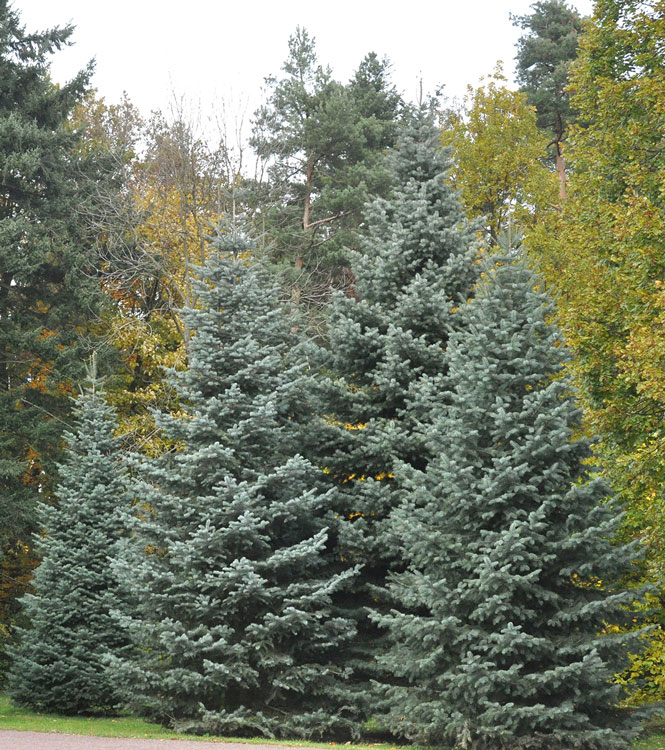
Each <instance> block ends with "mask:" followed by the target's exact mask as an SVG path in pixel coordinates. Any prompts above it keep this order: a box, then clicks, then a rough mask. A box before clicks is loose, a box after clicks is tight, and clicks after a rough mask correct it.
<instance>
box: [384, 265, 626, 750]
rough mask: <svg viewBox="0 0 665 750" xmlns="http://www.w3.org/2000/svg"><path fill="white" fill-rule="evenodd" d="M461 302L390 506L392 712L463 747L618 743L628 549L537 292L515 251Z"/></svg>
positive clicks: (488, 749) (402, 728)
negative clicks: (437, 389) (419, 454)
mask: <svg viewBox="0 0 665 750" xmlns="http://www.w3.org/2000/svg"><path fill="white" fill-rule="evenodd" d="M460 315H463V316H464V317H465V319H466V327H465V331H464V333H463V334H460V333H453V334H452V335H451V338H450V340H449V342H448V349H447V360H448V367H449V371H448V376H447V377H448V383H449V389H450V391H451V396H450V403H449V406H448V407H447V408H445V409H444V410H443V411H441V412H440V416H439V418H438V419H437V420H436V422H435V424H434V425H433V426H432V425H425V426H424V430H426V432H427V436H428V440H429V441H430V443H431V446H432V450H433V451H434V452H435V454H436V457H435V458H433V459H432V460H431V461H430V463H429V465H428V467H427V469H426V470H425V471H424V472H418V471H414V470H413V469H411V470H410V471H409V473H408V475H407V476H406V478H405V479H404V483H403V484H404V488H405V492H406V493H407V498H406V501H405V503H404V504H403V506H401V507H400V509H399V510H398V511H396V512H395V513H394V515H393V519H392V520H393V524H394V528H395V533H396V534H397V535H398V537H399V538H400V539H401V541H402V544H403V550H404V554H405V556H406V558H407V559H408V561H409V568H408V570H407V571H406V572H404V573H402V574H399V575H396V576H395V577H394V578H393V581H392V584H391V589H392V593H393V595H394V596H395V597H396V599H397V600H398V601H399V602H400V604H401V607H402V610H403V611H402V613H398V612H393V613H392V614H391V615H385V616H383V617H381V618H380V623H381V624H382V625H383V626H384V627H387V628H388V629H389V633H390V638H391V641H392V642H393V647H392V649H391V650H390V652H389V653H388V654H387V655H385V656H384V657H383V663H384V664H385V666H386V667H388V668H390V669H391V670H392V671H393V673H394V675H395V676H396V677H397V678H398V679H399V680H402V681H403V682H402V685H400V686H393V687H391V688H390V689H389V690H388V693H389V696H390V699H391V702H392V714H391V717H390V720H389V724H390V726H391V727H392V728H393V730H395V731H396V732H398V733H400V734H402V735H404V736H407V737H409V738H411V739H415V740H417V741H418V742H427V743H431V744H434V745H444V746H448V745H449V744H452V743H457V744H456V746H457V747H461V748H475V749H477V750H499V749H502V748H506V747H510V748H515V749H516V750H518V749H520V748H525V749H526V748H528V749H529V750H572V749H573V748H584V749H585V750H601V749H602V750H606V749H608V748H628V747H630V739H631V738H632V737H634V735H635V734H636V724H637V722H636V716H631V711H630V710H628V709H625V708H620V707H619V701H620V699H621V698H622V688H620V687H619V686H618V685H616V684H614V682H613V676H614V674H615V673H616V672H618V671H620V669H621V668H622V666H623V665H625V663H626V661H627V652H628V650H629V649H630V650H639V649H640V646H639V635H637V634H635V633H629V634H626V633H621V632H619V631H618V629H617V632H613V629H612V628H610V627H609V626H610V625H625V624H627V623H630V622H631V618H632V616H633V615H632V614H631V607H630V605H631V603H632V601H633V600H634V598H635V596H636V594H635V592H626V591H625V590H623V589H622V587H621V585H620V583H619V584H618V583H617V581H620V580H621V578H622V576H625V574H626V573H627V572H628V570H629V569H630V566H631V562H632V561H633V560H634V558H635V555H636V552H635V548H634V547H633V546H614V545H613V544H612V541H611V540H612V537H613V536H614V534H615V532H616V529H617V524H618V521H619V519H620V514H619V513H618V508H617V503H616V501H615V500H612V499H608V493H609V491H608V488H607V486H606V484H605V483H604V482H603V481H602V479H600V478H597V477H596V478H594V477H593V471H592V466H591V465H590V464H589V459H590V456H591V452H590V448H589V442H588V440H587V439H585V438H580V437H579V436H578V432H579V427H580V411H579V409H578V407H577V405H576V402H575V398H574V395H573V391H572V386H571V383H570V381H569V379H568V378H567V377H566V376H565V374H564V371H563V366H564V362H565V361H566V359H567V352H566V349H565V347H564V346H563V345H562V341H561V338H560V334H559V332H558V331H557V329H556V328H555V326H554V325H553V324H551V323H549V322H548V321H549V320H550V318H551V315H552V305H551V304H550V303H549V301H548V300H547V297H546V296H545V295H544V294H543V293H542V292H541V291H539V280H538V278H537V277H536V276H535V274H534V273H533V272H531V271H530V270H528V269H527V267H526V266H525V265H524V264H523V261H522V259H521V258H520V257H519V256H516V255H514V254H513V255H512V256H511V255H505V256H504V257H502V258H498V259H495V260H494V264H493V266H492V267H491V266H489V265H488V266H487V273H486V278H485V279H484V281H483V283H482V285H481V290H480V291H479V292H478V293H477V295H476V296H475V298H474V299H473V301H472V302H471V303H470V304H469V305H467V306H466V307H465V309H464V311H463V312H461V313H460ZM428 406H429V408H431V409H436V408H438V404H436V403H434V402H431V403H430V404H429V405H428ZM608 629H609V630H610V632H609V633H608V632H607V631H608Z"/></svg>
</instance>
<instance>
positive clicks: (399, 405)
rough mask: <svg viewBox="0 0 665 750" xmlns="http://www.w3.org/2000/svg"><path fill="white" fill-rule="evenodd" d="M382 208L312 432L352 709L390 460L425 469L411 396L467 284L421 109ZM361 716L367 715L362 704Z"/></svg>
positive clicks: (389, 496) (364, 662) (468, 258)
mask: <svg viewBox="0 0 665 750" xmlns="http://www.w3.org/2000/svg"><path fill="white" fill-rule="evenodd" d="M390 164H391V171H392V181H393V183H394V184H395V185H397V188H396V189H395V191H394V192H393V195H392V196H391V197H390V198H389V199H387V200H386V199H381V200H377V201H375V202H374V203H373V204H371V205H370V206H369V208H368V211H367V215H366V224H367V226H368V231H369V237H368V239H366V240H365V242H364V244H363V246H362V252H360V253H356V254H354V256H353V273H354V276H355V282H354V290H353V291H354V294H353V296H343V295H341V294H340V295H338V296H337V297H336V299H335V302H334V306H333V310H332V314H331V319H330V327H329V330H330V362H329V372H330V379H329V386H330V393H329V399H330V404H331V406H330V409H329V414H328V415H327V417H326V421H327V425H325V426H324V427H323V428H322V430H321V435H322V436H323V438H322V439H323V442H322V446H321V448H320V451H321V455H322V456H323V458H322V459H321V460H322V462H323V463H324V464H325V466H326V467H327V469H328V471H329V477H330V478H331V479H332V481H333V483H334V484H336V486H337V487H338V488H339V489H340V492H339V494H338V496H337V510H338V515H339V517H340V518H341V519H344V520H345V523H344V524H343V526H342V529H343V531H342V533H341V534H340V538H339V554H340V557H341V558H342V559H343V560H346V561H347V564H348V565H354V564H362V565H363V569H362V572H361V576H360V579H359V582H358V584H357V586H356V587H355V589H354V594H353V596H348V595H347V596H345V599H344V601H343V602H341V604H343V606H344V607H347V608H348V609H347V611H349V612H350V613H351V614H352V616H353V617H354V619H356V621H357V622H358V626H359V630H358V637H357V638H356V639H355V640H354V643H353V646H352V647H351V650H350V663H351V665H352V667H353V668H354V670H355V672H356V677H355V684H356V685H357V689H358V691H359V698H358V700H359V703H362V702H363V701H364V700H366V699H367V698H369V696H370V693H371V691H370V689H369V683H368V680H369V679H370V678H373V677H376V676H377V675H376V672H375V655H376V654H377V653H379V652H380V649H381V645H380V642H379V640H380V637H379V636H380V633H378V631H377V629H376V627H375V626H374V625H373V624H372V623H371V622H370V621H369V620H368V613H369V611H370V609H372V608H375V607H380V606H383V603H382V598H383V595H382V593H381V591H382V590H383V588H384V584H385V579H386V575H387V573H388V571H389V570H394V569H397V570H399V569H401V566H402V562H401V550H400V549H399V547H398V546H397V545H396V544H395V543H394V540H393V538H392V533H391V531H390V527H389V525H388V523H387V521H388V518H389V515H390V511H391V509H393V508H394V507H395V506H396V505H397V504H398V499H397V497H398V496H397V494H396V492H395V490H396V485H395V482H394V475H395V466H396V462H397V461H402V462H405V463H406V464H409V465H414V466H417V467H419V468H424V466H425V465H426V463H427V460H428V453H429V449H428V445H427V442H426V441H425V440H423V437H422V435H421V434H420V433H418V432H416V431H415V430H414V427H415V425H417V424H419V415H418V414H416V413H415V412H414V410H413V405H414V403H415V399H414V395H413V394H414V393H416V392H418V391H419V390H420V389H422V388H424V387H426V386H427V387H433V388H436V383H438V382H439V380H440V377H441V375H442V374H443V372H444V371H445V367H446V364H445V357H444V351H445V348H446V345H447V344H446V342H447V339H448V335H449V332H450V330H451V329H452V328H454V327H455V326H456V318H457V316H456V315H455V310H456V308H457V307H458V306H459V305H460V304H461V302H460V300H466V298H467V297H468V295H469V293H470V288H471V286H472V284H473V281H474V279H475V277H476V275H477V268H478V266H477V265H475V264H474V260H475V259H476V258H477V253H478V250H477V243H476V228H475V226H474V225H473V224H470V223H469V222H468V221H466V219H465V217H464V213H463V211H462V208H461V206H460V203H459V201H458V197H457V195H456V193H455V192H454V191H453V189H452V188H451V186H450V184H449V181H448V179H447V170H448V168H449V166H450V156H449V153H448V151H446V150H444V149H441V147H440V129H439V128H438V127H437V126H436V125H435V122H434V117H433V114H432V112H431V110H430V108H429V107H427V106H423V107H421V108H420V109H418V110H416V111H415V112H413V113H411V116H410V118H409V121H408V123H407V125H406V126H405V127H404V129H403V131H402V133H401V135H400V137H399V139H398V144H397V147H396V149H395V151H394V153H393V154H392V156H391V162H390ZM366 710H367V712H368V713H371V712H373V711H374V710H375V709H374V708H373V707H372V706H371V702H370V705H369V706H368V707H367V709H366Z"/></svg>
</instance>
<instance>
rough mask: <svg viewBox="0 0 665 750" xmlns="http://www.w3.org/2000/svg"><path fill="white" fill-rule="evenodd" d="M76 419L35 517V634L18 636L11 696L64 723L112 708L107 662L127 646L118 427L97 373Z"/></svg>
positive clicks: (29, 600)
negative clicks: (118, 614)
mask: <svg viewBox="0 0 665 750" xmlns="http://www.w3.org/2000/svg"><path fill="white" fill-rule="evenodd" d="M74 417H75V426H74V431H73V432H71V433H66V434H65V438H66V440H67V444H68V449H67V453H66V457H65V461H64V463H63V464H62V465H61V467H60V477H61V479H60V483H59V485H58V487H57V490H56V496H57V498H58V500H59V501H60V502H59V505H58V506H57V507H54V506H51V505H46V504H42V505H40V508H39V510H40V518H41V520H42V522H43V524H44V529H45V531H44V533H43V535H41V536H38V537H37V542H36V546H37V550H38V552H39V553H40V555H41V556H42V562H41V564H40V565H39V567H38V568H37V570H36V572H35V577H34V591H35V593H34V594H27V595H26V596H25V597H24V598H23V600H22V603H23V605H24V608H25V614H26V616H27V618H28V619H29V622H30V623H31V625H30V627H28V628H21V629H19V631H18V635H19V639H20V643H19V645H18V646H16V647H14V648H12V649H10V655H11V656H12V657H13V663H12V666H11V669H10V673H9V694H10V695H11V697H12V698H13V699H14V700H15V701H16V702H17V703H19V704H21V705H23V706H29V707H31V708H34V709H37V710H39V711H55V712H58V713H65V714H75V713H88V712H92V711H98V710H104V709H109V708H111V707H112V706H114V705H115V704H116V702H117V701H118V696H117V695H116V694H115V692H114V690H113V688H112V687H111V684H110V682H109V680H108V678H107V675H106V673H105V666H104V659H105V656H106V654H107V653H119V652H120V651H121V650H122V649H123V648H124V647H125V646H126V645H127V638H126V635H125V633H124V632H123V631H122V629H121V628H120V627H119V626H118V624H117V622H116V620H115V618H114V617H113V616H112V615H111V610H112V609H117V608H118V606H119V594H118V585H117V582H116V579H115V576H114V575H113V573H112V572H111V565H110V561H111V559H112V558H113V557H114V556H115V555H116V553H117V550H116V545H117V543H118V541H119V539H120V537H121V536H122V533H123V525H122V513H121V505H122V502H123V499H124V498H125V497H126V484H125V481H124V473H123V471H122V469H121V466H120V459H119V453H118V443H117V438H115V437H114V430H115V429H116V427H117V424H116V418H115V415H114V413H113V410H112V409H111V407H110V406H108V405H107V403H106V402H105V400H104V393H103V391H102V389H101V386H100V383H99V381H98V380H97V379H96V375H95V373H94V371H93V372H92V374H91V377H90V380H89V383H88V386H87V388H86V390H85V391H84V393H83V394H82V395H81V396H80V397H79V398H78V399H77V402H76V407H75V410H74Z"/></svg>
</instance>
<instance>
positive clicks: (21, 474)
mask: <svg viewBox="0 0 665 750" xmlns="http://www.w3.org/2000/svg"><path fill="white" fill-rule="evenodd" d="M11 5H12V4H11V3H10V2H9V0H0V132H1V133H2V138H1V139H0V192H1V193H2V201H1V202H0V673H2V672H3V668H4V657H3V654H2V651H3V650H4V649H3V646H4V644H3V641H4V636H7V637H8V638H9V640H11V632H12V628H13V625H14V622H15V621H16V617H17V612H18V606H17V599H18V598H19V597H20V596H21V595H22V594H23V593H25V591H26V589H27V586H28V583H29V579H30V573H31V571H32V569H33V567H34V564H35V563H36V559H35V556H34V552H33V550H32V543H31V539H32V534H33V533H34V532H35V531H36V530H37V528H38V520H37V513H36V506H37V503H38V502H39V501H43V500H44V499H45V498H52V492H53V485H54V481H55V479H56V470H55V465H56V463H57V462H58V461H59V460H60V459H61V457H62V456H61V450H62V425H63V424H64V423H66V422H67V420H68V418H69V412H70V409H71V398H70V395H71V392H72V391H71V384H72V381H77V380H79V379H80V378H81V377H82V376H83V374H84V372H83V367H82V362H83V361H84V360H85V356H87V354H88V353H89V351H86V349H87V346H86V341H87V336H86V332H87V331H89V330H90V321H91V320H95V319H96V317H97V310H98V305H99V297H100V290H99V283H98V280H97V277H96V273H95V271H94V261H95V258H94V252H93V250H92V248H94V242H93V241H92V239H91V237H90V236H87V231H86V229H85V223H86V222H85V221H84V220H83V216H84V214H85V213H86V209H87V208H89V205H90V201H91V200H92V197H91V196H92V194H93V193H94V191H93V190H90V189H89V188H90V186H91V180H92V182H93V183H94V182H95V181H97V180H98V179H99V178H100V177H101V171H100V165H99V164H97V163H96V162H95V158H94V157H93V156H90V159H89V161H88V159H87V157H86V158H85V159H84V158H83V157H82V156H81V155H80V153H79V154H77V148H78V146H79V145H80V142H81V132H80V130H76V129H74V128H72V127H70V126H69V122H68V120H69V117H70V115H71V113H72V111H73V110H74V108H75V107H76V105H77V104H78V103H79V102H80V101H81V100H82V98H83V96H84V94H85V92H86V90H87V88H88V81H89V78H90V75H91V73H92V70H91V68H87V69H86V70H84V71H82V72H81V73H80V74H79V75H77V76H76V77H75V78H73V79H72V80H71V81H70V82H69V83H66V84H64V85H62V86H56V85H55V84H54V83H53V82H52V81H51V79H50V76H49V60H50V57H51V55H52V54H54V53H56V52H57V51H58V50H60V49H61V48H62V47H63V46H65V45H67V44H69V43H70V42H69V38H70V36H71V33H72V27H70V26H68V27H65V28H55V29H50V30H48V31H44V32H32V31H26V30H25V29H24V28H23V26H22V25H21V22H20V19H19V16H18V13H17V12H16V11H15V10H13V9H12V7H11Z"/></svg>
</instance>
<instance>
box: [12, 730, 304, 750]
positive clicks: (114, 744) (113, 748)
mask: <svg viewBox="0 0 665 750" xmlns="http://www.w3.org/2000/svg"><path fill="white" fill-rule="evenodd" d="M0 750H304V748H302V747H291V748H289V747H287V746H285V745H247V744H244V743H241V742H203V741H201V742H199V741H198V740H141V739H126V738H119V737H88V736H83V735H79V734H55V733H54V732H9V731H2V730H0Z"/></svg>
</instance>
